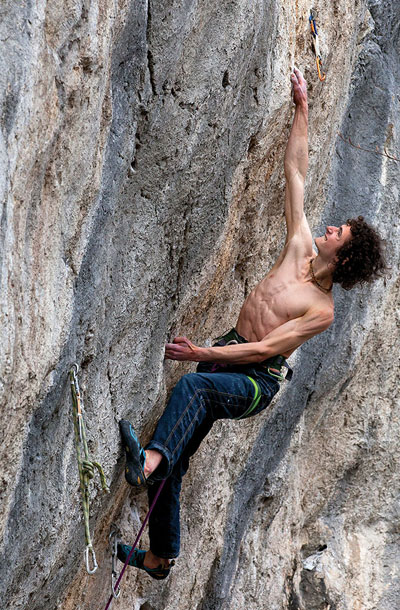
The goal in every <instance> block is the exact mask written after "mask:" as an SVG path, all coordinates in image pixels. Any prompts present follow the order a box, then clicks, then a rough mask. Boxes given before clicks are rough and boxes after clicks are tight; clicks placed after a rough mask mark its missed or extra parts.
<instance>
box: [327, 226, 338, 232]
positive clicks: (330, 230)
mask: <svg viewBox="0 0 400 610" xmlns="http://www.w3.org/2000/svg"><path fill="white" fill-rule="evenodd" d="M336 228H337V227H326V230H327V232H328V233H332V232H333V231H335V230H336Z"/></svg>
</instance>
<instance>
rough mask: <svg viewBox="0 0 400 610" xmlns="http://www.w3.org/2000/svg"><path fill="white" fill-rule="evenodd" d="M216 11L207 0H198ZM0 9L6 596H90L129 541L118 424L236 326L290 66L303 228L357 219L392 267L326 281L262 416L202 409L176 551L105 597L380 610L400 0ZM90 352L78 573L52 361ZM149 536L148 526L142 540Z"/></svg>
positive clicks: (259, 270)
mask: <svg viewBox="0 0 400 610" xmlns="http://www.w3.org/2000/svg"><path fill="white" fill-rule="evenodd" d="M215 4H216V6H214V5H215ZM315 8H316V9H317V10H318V23H319V25H320V42H321V52H322V54H323V57H324V58H325V61H324V68H325V69H326V71H327V74H328V76H327V80H326V82H325V83H323V84H321V83H320V82H319V81H318V79H317V78H316V70H315V64H314V60H313V56H312V54H311V52H310V37H309V29H308V11H309V5H308V4H307V3H306V2H304V1H303V0H298V1H296V2H294V1H293V0H292V1H289V2H281V3H279V2H276V1H273V0H264V1H261V0H260V1H256V2H251V1H250V0H247V1H246V0H242V1H240V2H239V1H235V0H233V1H232V0H231V1H228V0H223V1H222V2H219V3H199V2H195V1H190V0H185V1H184V0H180V1H176V2H170V1H169V0H167V1H166V2H163V3H154V2H153V1H151V2H150V1H148V2H146V1H145V0H137V1H136V2H128V1H127V0H120V1H119V2H118V1H116V0H115V1H114V2H107V1H105V0H98V1H97V2H95V1H93V2H86V1H79V0H67V1H66V2H64V3H57V2H55V1H54V0H52V1H50V0H49V1H47V2H46V1H45V0H42V1H40V0H39V1H38V2H36V3H33V2H31V1H30V0H26V1H25V2H19V3H13V2H10V1H8V0H7V1H5V2H3V5H2V8H1V18H2V23H1V40H2V45H3V48H4V53H2V60H1V62H2V66H1V74H2V77H1V92H0V95H1V108H2V111H1V128H2V130H1V141H0V163H1V168H2V172H1V180H0V190H1V200H2V211H1V232H0V247H1V254H0V256H1V258H0V265H1V267H0V269H1V271H0V278H1V280H0V281H1V293H0V311H1V347H2V359H1V363H0V367H1V368H0V390H1V406H2V409H3V413H4V422H3V426H2V433H3V438H2V443H1V454H0V464H1V473H2V474H1V480H2V484H1V494H2V513H1V522H0V523H1V532H2V534H3V541H2V547H1V549H2V550H1V555H2V556H1V562H2V566H3V570H2V575H1V582H2V601H3V603H4V605H5V607H7V608H20V609H24V610H25V609H26V610H27V609H29V610H39V608H46V609H48V610H56V609H58V608H63V609H65V610H72V609H74V610H78V609H83V608H85V609H86V610H89V609H90V610H92V609H93V610H94V609H98V608H101V607H103V606H105V603H106V600H107V597H108V593H109V558H108V549H107V537H108V532H109V527H110V523H111V522H112V521H113V520H114V521H117V522H118V523H119V524H120V527H121V529H122V531H123V533H124V536H125V538H126V539H127V540H132V539H133V537H134V532H135V531H136V530H137V527H138V524H139V518H140V517H142V516H143V513H144V510H145V497H144V496H143V495H142V494H137V493H135V492H133V491H132V492H131V491H130V490H128V489H127V486H126V485H125V483H124V480H123V474H122V456H121V449H120V445H119V438H118V428H117V425H116V422H117V420H118V419H120V418H121V417H129V418H131V419H132V421H133V422H134V423H135V424H136V426H137V427H138V429H139V430H140V432H141V434H142V437H143V438H144V439H146V438H149V436H150V434H151V431H152V429H153V427H154V423H155V422H156V420H157V417H158V416H159V414H160V412H161V410H162V408H163V402H164V399H165V395H166V391H167V389H168V388H170V387H171V386H172V384H173V383H174V381H175V380H176V379H177V378H178V376H179V375H181V374H182V372H183V371H184V370H185V367H183V366H182V365H174V364H171V363H169V364H165V365H164V364H163V344H164V341H165V340H166V338H168V337H170V336H171V335H173V334H174V332H175V331H176V330H179V331H180V332H185V333H186V334H188V335H189V336H190V337H191V338H193V340H195V341H198V342H200V343H204V342H205V341H209V340H210V339H211V338H212V337H214V336H216V335H217V334H219V333H220V332H222V331H223V330H225V329H227V328H229V327H230V326H231V325H232V324H234V323H235V320H236V316H237V313H238V309H239V307H240V304H241V302H242V300H243V297H244V296H246V295H247V294H248V292H249V290H251V288H252V287H253V286H254V284H255V283H256V282H257V281H258V280H259V279H260V278H261V277H262V276H263V274H264V273H265V271H266V269H267V268H268V266H269V265H270V264H271V262H272V261H273V260H274V257H275V256H276V255H277V253H278V252H279V249H280V247H281V246H282V241H283V238H284V220H283V213H282V198H283V189H284V182H283V168H282V160H283V153H284V147H285V143H286V139H287V135H288V129H289V125H290V119H291V113H292V109H291V103H290V95H289V94H290V86H289V78H288V74H289V71H290V69H291V67H292V66H293V63H294V62H295V63H296V64H297V65H299V66H300V67H301V68H303V69H304V71H305V75H306V77H307V78H308V81H309V91H310V93H309V97H310V170H309V177H308V182H307V193H306V209H307V214H308V216H309V219H310V223H311V225H312V228H313V229H314V230H315V231H317V232H318V230H319V229H320V227H321V226H322V225H323V223H325V222H327V221H328V220H329V222H330V223H336V222H343V220H345V219H346V218H347V217H348V216H355V215H357V214H359V213H363V214H364V215H365V216H366V217H367V219H368V220H370V221H371V222H374V223H375V224H376V225H377V226H378V228H379V229H380V231H381V232H382V234H383V235H384V236H386V237H387V238H388V243H389V252H390V255H389V258H390V261H391V263H392V266H393V273H392V277H391V279H389V280H387V281H386V282H385V283H384V282H379V283H377V284H376V285H375V286H374V288H372V289H370V290H358V289H357V290H354V291H352V292H351V293H345V294H343V293H342V292H340V290H339V289H338V290H337V292H336V299H337V314H336V321H335V324H334V326H333V327H332V328H331V329H330V331H329V332H327V333H325V334H324V335H321V336H320V337H318V338H316V339H314V340H313V341H311V342H310V343H308V344H306V345H305V346H303V348H302V349H301V350H300V351H299V353H298V354H297V355H296V357H294V358H292V364H295V366H296V377H295V381H293V382H292V384H291V385H290V386H288V387H285V388H284V390H283V391H282V392H281V395H280V397H279V399H278V400H277V401H276V402H275V403H274V404H273V405H272V406H271V408H270V409H269V411H268V412H267V413H264V414H263V415H261V416H260V417H259V418H255V419H254V420H248V421H246V422H241V423H240V424H239V423H236V422H224V423H218V424H217V425H215V427H214V429H213V431H212V433H211V434H210V436H209V438H208V439H207V440H206V442H205V443H204V445H203V446H202V448H201V450H200V451H199V453H198V454H197V455H196V456H195V458H194V459H193V460H192V462H193V464H192V466H191V470H190V472H189V474H188V475H187V480H186V481H185V485H184V490H183V519H182V520H183V537H184V542H183V548H182V554H181V557H180V558H179V561H178V563H177V567H176V568H175V571H174V573H173V574H172V576H171V578H170V579H169V581H167V582H165V583H161V584H160V583H154V582H153V581H150V579H148V578H147V577H146V576H144V577H143V576H140V575H139V576H137V574H136V571H135V570H130V573H129V574H128V575H127V577H126V580H125V584H124V591H123V597H122V598H121V599H120V600H119V601H118V602H115V605H116V606H117V604H118V607H119V608H121V610H127V609H128V608H129V609H131V608H135V609H139V608H141V609H142V610H151V609H153V610H161V609H172V608H174V609H175V608H188V607H193V608H198V609H199V610H212V609H214V608H215V609H216V608H218V609H224V610H227V609H236V608H249V609H250V608H251V609H253V608H254V609H259V608H265V609H268V610H280V609H282V610H283V609H285V610H297V609H298V610H323V609H326V610H327V609H328V608H329V610H333V609H335V610H350V609H351V610H373V609H375V608H379V609H381V610H393V608H395V607H398V606H400V587H399V584H398V583H399V573H398V572H399V568H398V565H399V556H400V547H399V525H398V523H399V506H400V504H399V497H398V489H399V474H398V473H399V471H400V469H399V458H400V456H399V451H398V447H397V445H398V443H397V439H398V438H399V427H400V426H399V413H398V382H397V379H398V365H397V360H398V353H399V348H400V345H399V323H400V309H399V278H398V260H399V221H398V215H399V207H400V206H399V192H398V184H399V164H397V163H395V162H394V161H390V160H388V159H387V158H386V157H384V156H379V155H377V154H373V153H368V152H363V151H359V150H356V149H354V148H352V147H351V146H349V145H348V144H346V143H344V142H343V141H342V140H340V139H338V138H337V132H338V131H341V132H342V133H343V134H344V135H345V136H346V137H348V136H350V137H351V138H352V141H354V142H356V143H360V144H362V145H364V146H367V147H368V148H372V149H374V148H375V146H378V147H379V149H380V150H382V149H383V148H384V147H386V148H387V149H388V151H390V152H392V153H393V152H396V151H397V154H398V153H399V151H400V141H399V139H400V136H399V129H400V122H399V116H398V107H399V99H400V88H399V84H398V83H399V77H400V68H399V59H398V57H399V52H400V48H399V46H400V44H399V22H400V7H399V5H398V3H396V2H395V0H391V1H389V0H382V1H378V0H371V1H370V2H367V3H366V2H365V1H360V0H334V1H332V2H330V3H319V2H317V3H316V4H315ZM74 361H76V362H78V363H79V364H80V366H81V367H82V371H81V376H80V378H81V385H82V389H83V391H84V395H85V399H86V400H85V402H86V423H87V428H88V436H89V438H90V439H91V441H90V448H91V451H92V453H93V455H95V456H96V457H98V458H99V460H100V461H101V462H102V464H103V466H104V468H105V470H106V474H107V478H108V480H109V481H110V482H111V495H110V496H103V495H102V494H101V492H99V491H98V490H97V489H96V487H93V491H92V508H91V511H92V521H91V523H92V530H93V532H94V545H95V548H96V552H97V557H98V560H99V563H100V568H99V570H98V571H97V572H96V574H95V575H94V576H91V577H89V576H87V575H86V572H85V570H84V566H83V554H82V551H83V547H84V542H83V525H82V522H81V521H80V515H81V508H80V497H79V493H78V481H77V472H76V461H75V453H74V443H73V429H72V421H71V414H70V409H71V407H70V397H69V387H68V382H67V375H66V373H67V371H68V368H69V366H70V364H71V363H72V362H74ZM145 542H146V540H144V544H145Z"/></svg>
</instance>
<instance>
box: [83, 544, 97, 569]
mask: <svg viewBox="0 0 400 610" xmlns="http://www.w3.org/2000/svg"><path fill="white" fill-rule="evenodd" d="M89 552H90V553H91V555H92V565H93V567H92V568H91V567H90V565H89ZM85 562H86V571H87V573H88V574H94V573H95V572H96V570H97V568H98V567H99V566H98V565H97V561H96V555H95V552H94V548H93V547H92V545H91V544H88V545H87V547H86V549H85Z"/></svg>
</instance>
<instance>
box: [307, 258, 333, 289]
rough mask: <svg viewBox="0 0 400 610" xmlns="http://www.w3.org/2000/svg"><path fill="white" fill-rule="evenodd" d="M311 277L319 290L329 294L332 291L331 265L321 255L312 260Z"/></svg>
mask: <svg viewBox="0 0 400 610" xmlns="http://www.w3.org/2000/svg"><path fill="white" fill-rule="evenodd" d="M310 276H311V281H313V282H314V283H315V284H317V286H318V287H319V288H321V289H322V290H324V291H326V292H329V291H330V290H331V289H332V271H331V267H330V265H329V264H328V263H327V262H326V261H324V260H323V259H322V258H321V257H320V255H319V254H318V256H316V257H315V258H314V259H312V260H311V263H310Z"/></svg>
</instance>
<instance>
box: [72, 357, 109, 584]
mask: <svg viewBox="0 0 400 610" xmlns="http://www.w3.org/2000/svg"><path fill="white" fill-rule="evenodd" d="M69 376H70V381H71V394H72V413H73V417H74V431H75V447H76V457H77V460H78V470H79V481H80V488H81V494H82V507H83V517H84V521H85V540H86V548H85V563H86V570H87V572H88V574H94V572H95V571H96V570H97V568H98V565H97V561H96V555H95V552H94V548H93V545H92V540H91V537H90V528H89V516H90V514H89V501H90V494H89V483H90V479H93V477H94V473H95V468H97V470H98V472H99V475H100V480H101V486H102V488H103V491H104V492H105V493H108V492H109V489H108V486H107V482H106V478H105V476H104V471H103V469H102V467H101V465H100V464H99V463H98V462H93V461H92V460H91V459H90V457H89V450H88V446H87V441H86V430H85V423H84V421H83V413H84V407H83V400H82V397H81V393H80V390H79V383H78V365H77V364H74V365H73V367H72V369H71V370H70V373H69ZM81 446H82V447H83V453H84V456H85V457H84V458H82V456H81ZM89 554H90V555H91V558H92V562H91V563H92V565H90V558H89Z"/></svg>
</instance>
